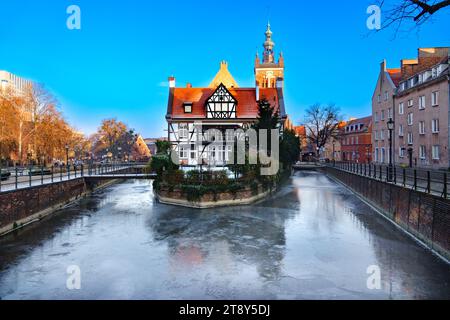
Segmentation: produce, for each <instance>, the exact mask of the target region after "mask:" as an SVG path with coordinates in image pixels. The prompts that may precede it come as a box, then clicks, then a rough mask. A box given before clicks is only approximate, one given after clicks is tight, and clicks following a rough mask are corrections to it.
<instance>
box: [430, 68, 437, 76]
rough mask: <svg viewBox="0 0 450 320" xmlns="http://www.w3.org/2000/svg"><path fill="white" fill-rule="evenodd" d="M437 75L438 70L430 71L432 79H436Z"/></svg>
mask: <svg viewBox="0 0 450 320" xmlns="http://www.w3.org/2000/svg"><path fill="white" fill-rule="evenodd" d="M437 75H438V68H433V69H432V70H431V76H432V77H433V78H436V77H437Z"/></svg>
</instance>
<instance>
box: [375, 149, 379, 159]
mask: <svg viewBox="0 0 450 320" xmlns="http://www.w3.org/2000/svg"><path fill="white" fill-rule="evenodd" d="M378 161H379V150H378V148H375V162H378Z"/></svg>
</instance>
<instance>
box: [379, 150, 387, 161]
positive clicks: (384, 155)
mask: <svg viewBox="0 0 450 320" xmlns="http://www.w3.org/2000/svg"><path fill="white" fill-rule="evenodd" d="M384 159H386V150H385V149H384V148H381V159H380V162H381V163H384Z"/></svg>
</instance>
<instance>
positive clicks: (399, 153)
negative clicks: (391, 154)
mask: <svg viewBox="0 0 450 320" xmlns="http://www.w3.org/2000/svg"><path fill="white" fill-rule="evenodd" d="M398 156H399V157H400V158H404V157H405V148H403V147H400V148H399V149H398Z"/></svg>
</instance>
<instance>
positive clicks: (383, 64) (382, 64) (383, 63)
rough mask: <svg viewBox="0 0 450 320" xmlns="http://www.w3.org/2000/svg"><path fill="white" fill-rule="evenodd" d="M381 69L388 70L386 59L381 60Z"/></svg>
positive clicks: (382, 70)
mask: <svg viewBox="0 0 450 320" xmlns="http://www.w3.org/2000/svg"><path fill="white" fill-rule="evenodd" d="M380 71H381V72H386V60H383V61H381V63H380Z"/></svg>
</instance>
